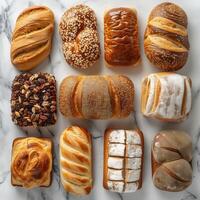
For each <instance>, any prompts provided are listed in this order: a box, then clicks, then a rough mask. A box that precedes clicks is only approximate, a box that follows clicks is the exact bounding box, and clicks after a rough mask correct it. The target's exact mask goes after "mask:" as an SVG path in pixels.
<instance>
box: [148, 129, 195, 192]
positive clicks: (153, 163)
mask: <svg viewBox="0 0 200 200" xmlns="http://www.w3.org/2000/svg"><path fill="white" fill-rule="evenodd" d="M162 134H163V135H164V134H165V137H167V134H177V136H178V135H179V134H186V133H185V132H182V131H177V130H165V131H160V133H158V134H156V135H155V137H154V140H153V141H152V147H151V172H152V179H154V176H155V173H156V170H158V169H159V168H160V167H162V165H163V164H165V163H170V161H168V162H167V161H166V162H162V163H159V162H158V161H156V159H155V158H154V155H153V148H154V147H155V138H156V137H158V136H159V135H162ZM188 136H189V135H188ZM165 139H166V138H165ZM185 140H189V141H190V140H191V138H190V139H189V138H188V137H186V138H185ZM166 141H168V143H169V140H167V139H166ZM189 141H187V142H188V143H189ZM156 142H157V143H158V140H157V141H156ZM173 142H175V141H173ZM191 143H192V142H191ZM169 144H170V143H169ZM178 145H183V144H181V143H180V144H178ZM157 146H159V144H158V145H157ZM191 146H192V144H191ZM160 148H163V149H166V150H168V151H172V152H174V153H178V154H179V155H180V158H179V159H175V158H171V161H172V162H173V161H176V160H182V159H184V160H185V161H187V162H188V163H189V164H190V165H191V169H192V158H190V157H188V158H186V157H185V158H184V156H183V155H184V154H183V153H182V152H179V150H178V149H179V147H177V149H173V147H171V148H170V147H162V146H161V147H160ZM187 148H188V149H187ZM184 149H187V151H189V152H187V153H188V154H191V155H192V147H187V146H185V147H182V150H184ZM163 156H164V155H163ZM176 166H177V164H176ZM163 169H165V170H166V172H167V174H168V175H169V176H171V177H173V178H174V179H177V181H182V180H184V179H182V178H181V177H177V176H176V175H174V173H173V171H172V169H171V170H170V169H167V168H165V167H164V168H163ZM153 182H154V180H153ZM191 182H192V176H191V179H190V181H185V182H184V181H183V182H182V183H183V186H182V187H180V185H179V187H180V188H170V187H166V185H165V186H162V187H159V186H157V185H156V183H154V185H155V186H156V187H157V188H158V189H160V190H165V191H168V192H179V191H182V190H184V189H185V188H187V187H188V186H189V185H190V184H191ZM165 184H166V183H165ZM179 184H180V183H179ZM177 187H178V186H177Z"/></svg>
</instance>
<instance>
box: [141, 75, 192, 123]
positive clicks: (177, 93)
mask: <svg viewBox="0 0 200 200" xmlns="http://www.w3.org/2000/svg"><path fill="white" fill-rule="evenodd" d="M141 100H142V112H143V114H144V115H145V116H147V117H153V118H158V119H161V120H165V121H181V120H183V119H185V118H186V117H187V115H188V114H189V112H190V110H191V103H192V95H191V80H190V79H189V78H188V77H186V76H182V75H179V74H175V73H169V72H166V73H156V74H150V75H149V76H147V77H146V78H145V79H144V80H143V84H142V98H141Z"/></svg>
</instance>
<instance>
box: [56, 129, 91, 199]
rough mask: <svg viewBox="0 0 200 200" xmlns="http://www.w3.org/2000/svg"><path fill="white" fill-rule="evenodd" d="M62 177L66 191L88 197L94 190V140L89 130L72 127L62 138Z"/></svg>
mask: <svg viewBox="0 0 200 200" xmlns="http://www.w3.org/2000/svg"><path fill="white" fill-rule="evenodd" d="M60 176H61V182H62V185H63V187H64V189H65V190H66V191H67V192H70V193H73V194H75V195H80V196H82V195H87V194H88V193H90V191H91V189H92V138H91V135H90V133H88V132H87V130H85V129H83V128H81V127H78V126H72V127H69V128H67V129H66V130H64V132H63V133H62V134H61V136H60Z"/></svg>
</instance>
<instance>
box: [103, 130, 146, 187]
mask: <svg viewBox="0 0 200 200" xmlns="http://www.w3.org/2000/svg"><path fill="white" fill-rule="evenodd" d="M115 130H117V129H112V128H108V129H106V130H105V134H104V160H103V163H104V166H103V187H104V188H105V189H106V190H109V187H108V157H109V150H108V146H109V136H110V134H111V133H112V132H113V131H115ZM124 131H126V130H124ZM128 131H136V132H137V133H138V135H139V137H140V140H141V148H142V155H141V168H140V176H139V177H140V178H139V180H138V182H139V185H138V187H137V190H139V189H141V188H142V182H143V165H144V136H143V133H142V132H141V130H139V129H138V128H137V129H135V130H128Z"/></svg>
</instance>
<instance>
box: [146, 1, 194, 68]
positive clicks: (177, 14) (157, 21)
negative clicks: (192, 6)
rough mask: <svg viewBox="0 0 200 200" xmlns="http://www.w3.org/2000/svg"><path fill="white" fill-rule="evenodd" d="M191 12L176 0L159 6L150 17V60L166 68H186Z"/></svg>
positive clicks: (148, 45)
mask: <svg viewBox="0 0 200 200" xmlns="http://www.w3.org/2000/svg"><path fill="white" fill-rule="evenodd" d="M187 24H188V20H187V15H186V13H185V12H184V11H183V10H182V8H180V7H179V6H178V5H176V4H174V3H169V2H165V3H161V4H159V5H158V6H156V7H155V8H154V9H153V10H152V12H151V14H150V16H149V19H148V22H147V28H146V32H145V36H144V49H145V53H146V56H147V58H148V59H149V60H150V62H151V63H152V64H153V65H155V66H157V67H159V68H160V69H162V70H165V71H175V70H178V69H180V68H182V67H183V66H184V65H185V63H186V61H187V58H188V51H189V48H190V45H189V40H188V31H187Z"/></svg>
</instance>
